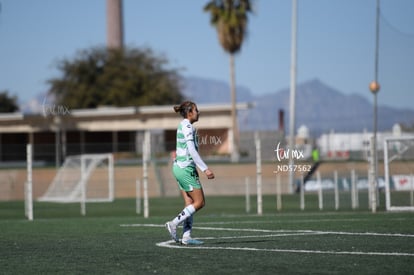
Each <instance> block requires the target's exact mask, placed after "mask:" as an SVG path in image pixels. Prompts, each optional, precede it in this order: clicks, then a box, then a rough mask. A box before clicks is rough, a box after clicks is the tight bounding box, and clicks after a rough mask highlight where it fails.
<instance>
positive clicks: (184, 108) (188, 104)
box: [174, 101, 195, 118]
mask: <svg viewBox="0 0 414 275" xmlns="http://www.w3.org/2000/svg"><path fill="white" fill-rule="evenodd" d="M194 105H195V103H194V102H192V101H184V102H183V103H181V104H180V105H175V106H174V112H176V113H179V114H180V115H181V116H182V117H183V118H187V114H188V113H189V112H190V111H191V110H192V109H193V106H194Z"/></svg>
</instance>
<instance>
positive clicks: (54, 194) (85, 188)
mask: <svg viewBox="0 0 414 275" xmlns="http://www.w3.org/2000/svg"><path fill="white" fill-rule="evenodd" d="M38 200H39V201H44V202H61V203H69V202H110V201H113V200H114V163H113V156H112V154H84V155H77V156H68V157H67V158H66V159H65V162H64V163H63V165H62V167H61V168H59V171H58V172H57V174H56V176H55V178H54V179H53V181H52V183H51V184H50V185H49V187H48V189H47V190H46V192H45V194H44V195H43V196H42V197H40V198H38Z"/></svg>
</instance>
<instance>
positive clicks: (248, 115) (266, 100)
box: [183, 77, 414, 135]
mask: <svg viewBox="0 0 414 275" xmlns="http://www.w3.org/2000/svg"><path fill="white" fill-rule="evenodd" d="M236 90H237V101H238V102H249V103H254V107H253V108H252V109H250V110H248V111H240V112H239V114H238V120H239V125H240V129H241V130H242V131H243V130H276V129H278V128H279V118H278V116H279V111H280V110H282V111H283V112H284V114H285V115H284V118H285V119H284V125H285V130H287V131H288V129H287V126H288V123H289V97H290V89H289V88H285V89H282V90H279V91H276V92H273V93H268V94H263V95H254V94H253V93H252V92H251V91H250V90H249V89H248V88H246V87H243V86H238V87H237V89H236ZM183 94H184V95H185V96H186V97H187V98H189V99H192V100H193V101H195V102H197V103H230V88H229V85H228V83H226V82H223V81H218V80H213V79H205V78H200V77H187V78H185V80H184V90H183ZM373 113H374V106H373V104H372V103H370V102H369V101H368V100H367V99H366V98H365V97H362V96H360V95H357V94H345V93H343V92H341V91H339V90H338V89H335V88H333V87H330V86H328V85H327V84H325V83H323V82H322V81H321V80H319V79H312V80H309V81H305V82H303V83H298V84H297V86H296V115H295V116H296V126H297V127H296V128H298V127H299V126H302V125H304V126H306V127H307V128H308V129H309V130H310V133H311V134H312V135H319V134H321V133H326V132H330V131H335V132H362V131H372V129H373V123H374V122H373V117H374V116H373ZM377 114H378V116H377V118H378V120H377V121H378V124H377V127H378V128H377V129H378V131H391V129H392V127H393V125H395V124H397V123H398V124H402V125H405V126H409V127H412V126H413V125H414V109H399V108H393V107H389V106H378V108H377Z"/></svg>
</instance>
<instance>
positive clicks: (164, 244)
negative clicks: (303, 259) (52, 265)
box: [157, 240, 414, 257]
mask: <svg viewBox="0 0 414 275" xmlns="http://www.w3.org/2000/svg"><path fill="white" fill-rule="evenodd" d="M174 244H175V242H174V241H172V240H171V241H166V242H160V243H157V246H159V247H165V248H177V249H209V250H239V251H264V252H281V253H306V254H335V255H368V256H410V257H414V253H403V252H363V251H329V250H326V251H323V250H304V249H269V248H254V247H229V246H204V245H201V246H188V245H174Z"/></svg>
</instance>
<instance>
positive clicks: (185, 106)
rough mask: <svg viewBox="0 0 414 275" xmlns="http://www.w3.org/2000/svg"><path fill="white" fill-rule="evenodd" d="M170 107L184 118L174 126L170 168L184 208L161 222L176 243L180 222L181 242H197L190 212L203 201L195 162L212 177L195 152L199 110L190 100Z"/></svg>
mask: <svg viewBox="0 0 414 275" xmlns="http://www.w3.org/2000/svg"><path fill="white" fill-rule="evenodd" d="M174 111H175V112H176V113H179V114H180V115H181V116H182V117H183V118H184V119H183V120H182V121H181V122H180V124H179V125H178V128H177V147H176V157H175V161H174V164H173V168H172V170H173V174H174V177H175V178H176V180H177V183H178V186H179V188H180V190H181V194H182V196H183V199H184V204H185V208H184V209H183V210H182V211H181V212H180V213H179V214H178V215H177V217H175V218H174V219H173V220H172V221H169V222H167V223H166V224H165V226H166V228H167V230H168V232H169V233H170V235H171V237H172V239H173V240H174V241H176V242H177V243H178V242H179V241H180V240H179V238H178V237H177V227H178V225H180V224H183V237H182V239H181V243H182V244H186V245H187V244H189V245H190V244H192V245H199V244H202V243H203V242H202V241H200V240H196V239H192V238H191V229H192V226H193V214H194V213H195V212H197V211H198V210H200V209H201V208H203V206H204V204H205V202H204V192H203V188H202V186H201V183H200V180H199V176H198V172H197V168H196V166H197V167H198V168H199V169H200V170H201V171H202V172H204V173H205V174H206V176H207V178H208V179H214V173H213V172H212V171H211V170H210V169H209V168H208V167H207V165H206V164H205V163H204V161H203V160H202V159H201V157H200V155H199V154H198V142H197V132H196V130H195V129H194V127H193V125H192V124H193V123H194V122H196V121H198V116H199V114H200V112H199V111H198V109H197V105H196V104H195V103H194V102H191V101H185V102H183V103H182V104H181V105H179V106H174Z"/></svg>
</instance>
